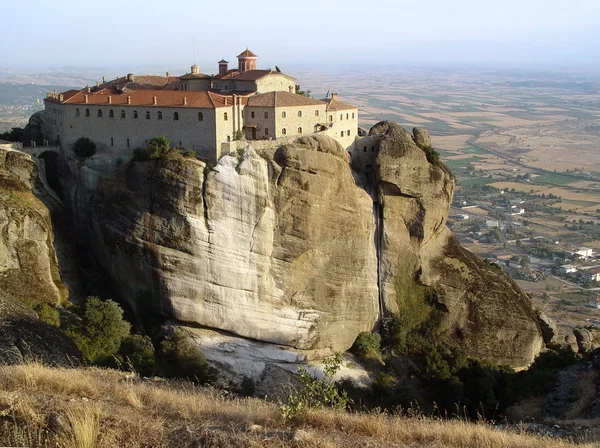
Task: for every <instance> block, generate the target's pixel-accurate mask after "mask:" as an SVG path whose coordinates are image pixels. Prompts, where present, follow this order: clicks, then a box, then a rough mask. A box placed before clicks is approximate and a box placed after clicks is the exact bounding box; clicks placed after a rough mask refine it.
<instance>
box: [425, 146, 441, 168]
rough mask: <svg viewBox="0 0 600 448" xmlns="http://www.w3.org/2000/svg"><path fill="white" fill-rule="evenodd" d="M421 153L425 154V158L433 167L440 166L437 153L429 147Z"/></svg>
mask: <svg viewBox="0 0 600 448" xmlns="http://www.w3.org/2000/svg"><path fill="white" fill-rule="evenodd" d="M423 152H424V153H425V157H427V161H428V162H429V163H431V164H432V165H435V166H440V165H441V162H440V155H439V153H438V152H437V151H436V150H435V149H433V148H432V147H431V146H429V147H426V148H423Z"/></svg>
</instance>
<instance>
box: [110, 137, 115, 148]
mask: <svg viewBox="0 0 600 448" xmlns="http://www.w3.org/2000/svg"><path fill="white" fill-rule="evenodd" d="M110 146H115V139H114V138H112V137H111V138H110Z"/></svg>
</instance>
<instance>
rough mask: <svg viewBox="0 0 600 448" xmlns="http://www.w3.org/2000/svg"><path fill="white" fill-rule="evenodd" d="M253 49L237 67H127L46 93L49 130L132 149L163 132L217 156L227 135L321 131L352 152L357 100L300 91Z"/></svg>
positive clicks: (69, 139)
mask: <svg viewBox="0 0 600 448" xmlns="http://www.w3.org/2000/svg"><path fill="white" fill-rule="evenodd" d="M257 58H258V57H257V56H256V55H255V54H254V53H252V52H251V51H249V50H246V51H244V52H243V53H241V54H240V55H239V56H238V68H237V69H232V70H230V69H228V65H227V64H228V63H227V61H225V60H222V61H220V62H219V73H218V74H217V75H206V74H203V73H201V72H200V69H199V67H198V66H197V65H193V66H192V68H191V73H188V74H186V75H183V76H180V77H171V76H170V74H169V73H167V76H166V77H160V76H139V77H136V76H134V75H133V74H128V75H127V76H125V77H122V78H117V79H116V80H113V81H109V82H103V83H102V84H100V83H98V84H97V85H96V86H95V87H93V88H89V87H86V88H84V89H81V90H69V91H66V92H62V93H58V92H56V91H55V92H53V93H51V94H48V96H47V98H46V99H45V111H46V123H45V127H44V138H45V139H46V140H47V141H48V142H50V143H52V144H59V145H60V146H61V148H70V147H71V146H72V145H73V144H74V143H75V141H77V140H78V139H79V138H81V137H86V138H89V139H91V140H92V141H94V143H96V146H97V148H98V150H99V151H103V150H104V151H126V150H128V149H129V150H131V151H132V152H133V150H134V149H136V148H141V147H145V146H146V143H147V142H148V140H150V139H151V138H153V137H156V136H158V135H164V136H165V137H167V138H168V139H169V140H170V141H171V142H172V144H173V145H174V146H176V147H179V148H183V149H188V150H194V151H196V153H197V154H198V156H199V157H202V158H205V159H206V160H208V161H212V162H214V161H216V160H218V158H219V157H220V156H221V155H222V154H221V148H222V147H223V145H222V143H224V142H230V141H232V140H233V139H239V138H240V137H242V138H245V139H247V140H273V139H278V138H284V137H289V136H301V135H308V134H314V133H323V134H324V135H328V136H330V137H332V138H334V139H335V140H337V141H338V142H339V143H340V144H341V145H342V146H343V147H344V148H345V149H346V150H347V151H349V152H350V153H351V154H352V152H353V151H354V150H355V146H356V145H355V141H356V138H357V136H358V108H357V107H356V106H352V105H350V104H346V103H343V102H341V101H339V100H338V98H337V94H333V95H332V97H331V98H327V99H324V100H318V99H314V98H308V97H306V96H303V95H298V94H296V93H295V88H296V80H295V79H294V78H292V77H291V76H288V75H286V74H283V73H281V72H279V71H272V70H257V69H256V61H257Z"/></svg>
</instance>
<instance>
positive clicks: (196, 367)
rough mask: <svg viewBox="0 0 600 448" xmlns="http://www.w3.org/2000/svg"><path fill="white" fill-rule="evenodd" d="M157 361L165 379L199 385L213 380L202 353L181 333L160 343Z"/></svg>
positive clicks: (211, 372)
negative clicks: (189, 381)
mask: <svg viewBox="0 0 600 448" xmlns="http://www.w3.org/2000/svg"><path fill="white" fill-rule="evenodd" d="M158 360H159V363H160V365H161V370H162V373H163V375H164V376H166V377H170V378H187V379H189V380H191V381H195V382H197V383H199V384H206V383H209V382H211V381H212V380H213V379H214V378H213V377H214V374H213V370H212V369H211V368H210V366H209V365H208V363H207V362H206V359H204V356H202V353H200V352H199V351H198V349H197V348H196V347H194V345H193V344H192V343H191V342H190V340H189V339H188V338H187V337H186V336H185V335H183V334H182V333H181V332H178V331H176V332H175V333H174V334H173V335H171V336H169V337H167V338H165V339H164V340H163V341H162V343H161V345H160V351H159V359H158Z"/></svg>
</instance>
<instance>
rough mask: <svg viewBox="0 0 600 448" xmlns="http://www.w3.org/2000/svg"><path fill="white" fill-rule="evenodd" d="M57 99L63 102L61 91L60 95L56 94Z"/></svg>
mask: <svg viewBox="0 0 600 448" xmlns="http://www.w3.org/2000/svg"><path fill="white" fill-rule="evenodd" d="M58 101H60V102H61V103H62V102H63V94H62V93H61V94H60V95H58Z"/></svg>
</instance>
